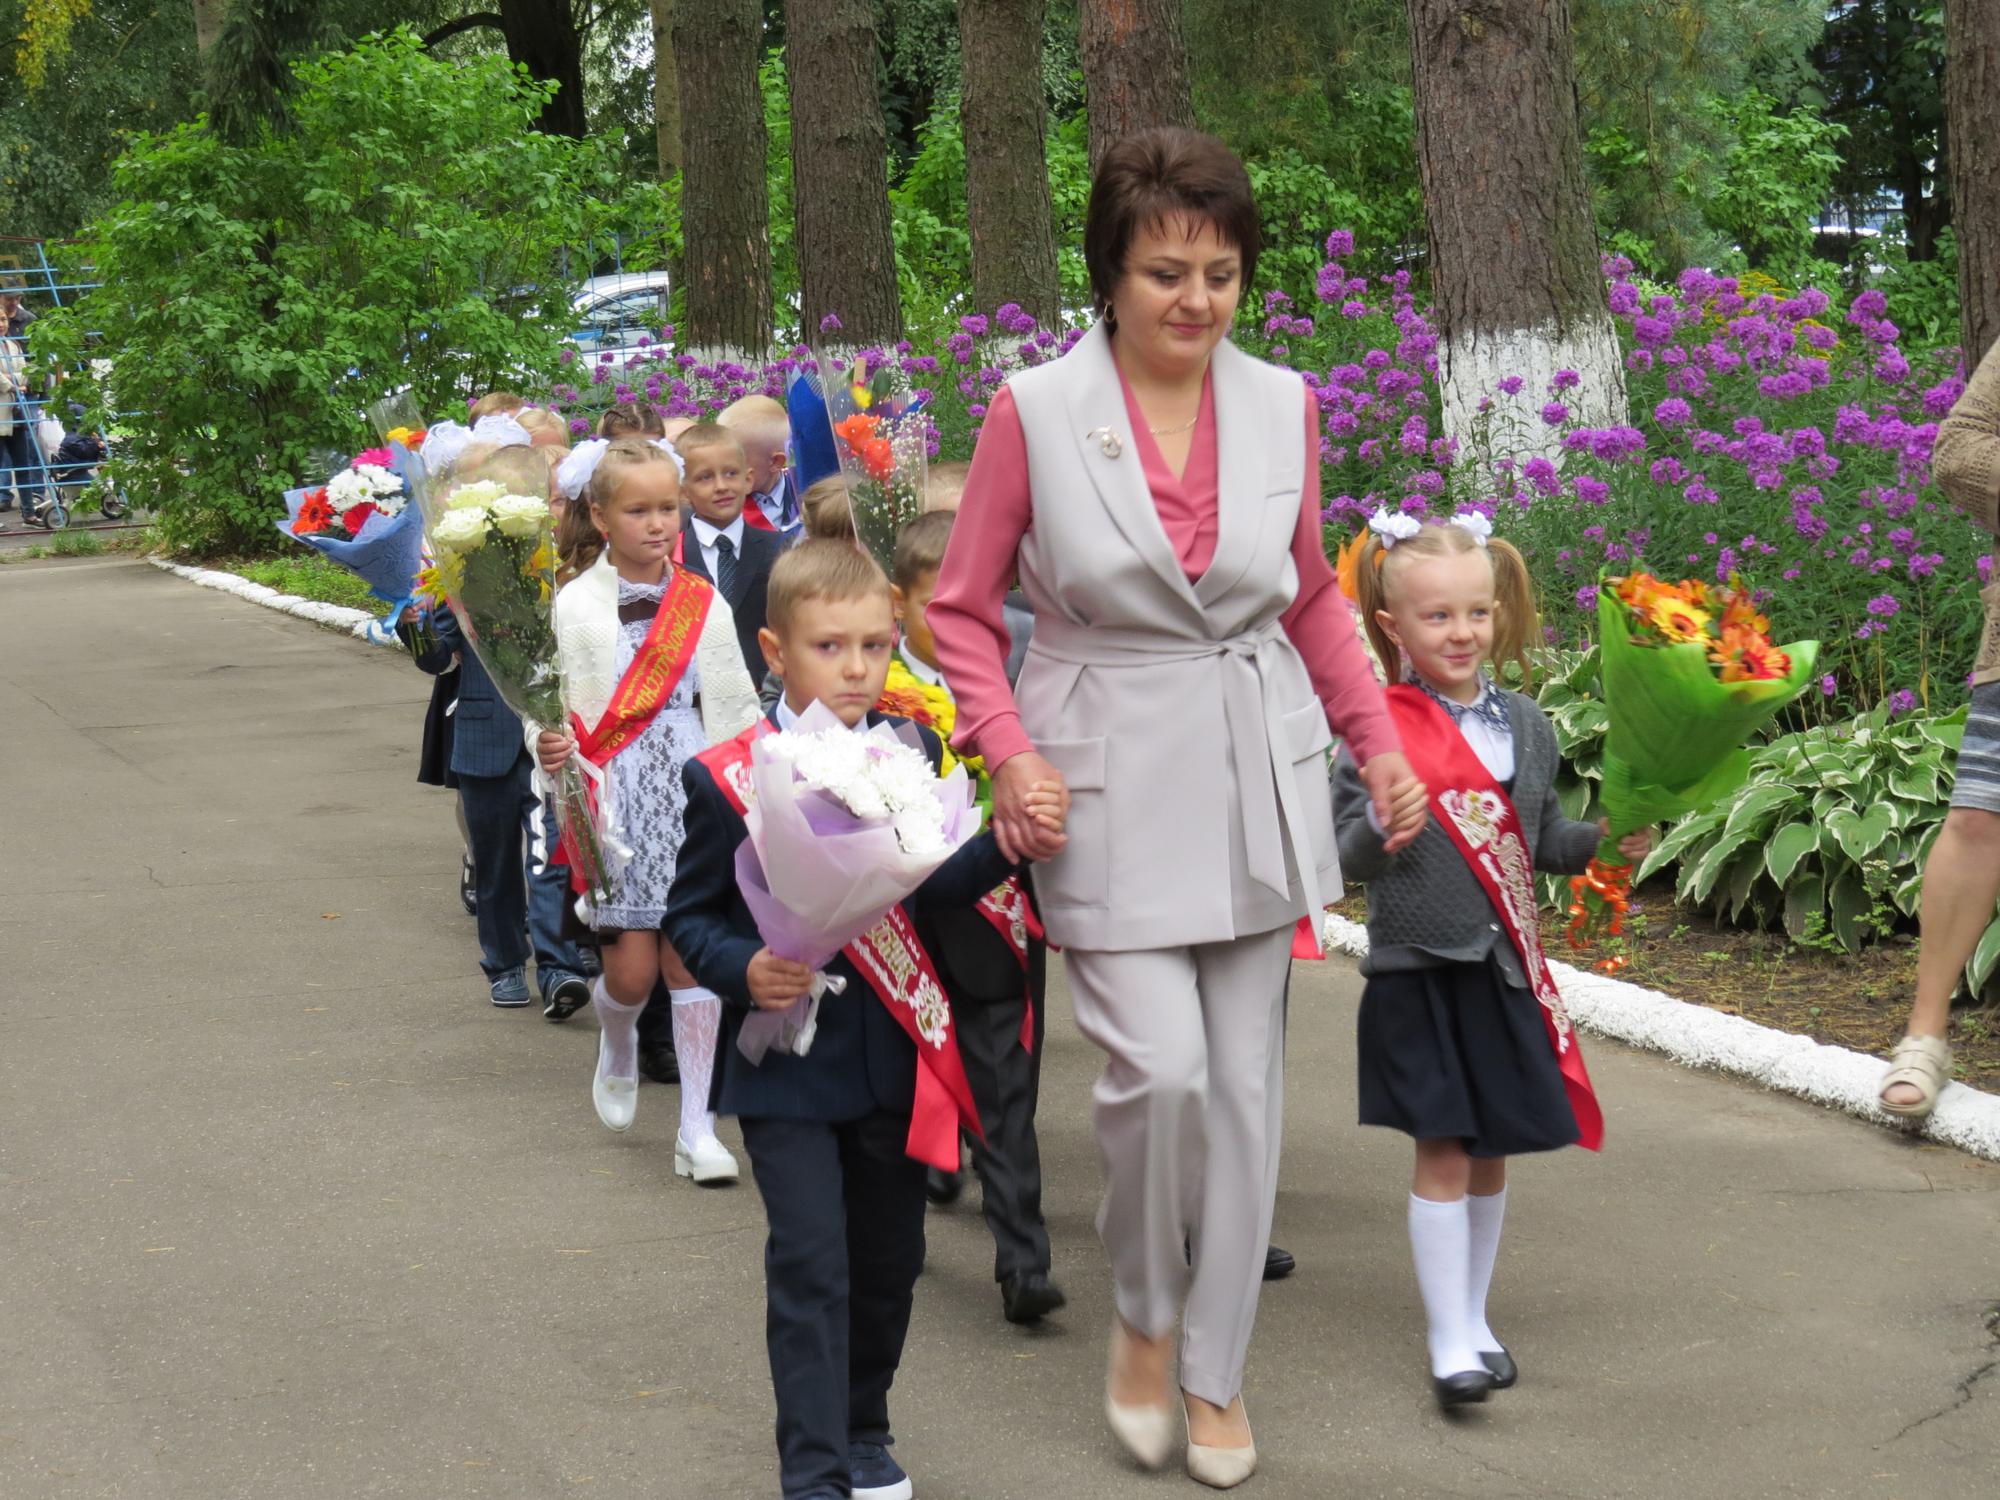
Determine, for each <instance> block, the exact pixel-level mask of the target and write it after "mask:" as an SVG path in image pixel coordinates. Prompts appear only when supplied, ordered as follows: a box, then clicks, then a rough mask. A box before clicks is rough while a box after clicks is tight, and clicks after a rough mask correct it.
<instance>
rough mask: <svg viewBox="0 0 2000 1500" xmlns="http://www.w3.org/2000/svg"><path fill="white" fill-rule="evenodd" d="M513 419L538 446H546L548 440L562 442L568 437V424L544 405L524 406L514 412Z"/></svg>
mask: <svg viewBox="0 0 2000 1500" xmlns="http://www.w3.org/2000/svg"><path fill="white" fill-rule="evenodd" d="M514 420H515V421H517V422H519V423H520V424H521V429H522V431H524V432H526V433H527V434H528V436H529V437H530V438H532V439H533V440H534V443H535V446H536V447H538V448H546V447H547V446H548V445H549V443H550V441H555V442H559V443H560V442H563V441H564V440H565V439H567V438H568V437H569V426H568V424H567V423H565V422H564V421H563V419H562V418H561V417H559V416H557V415H556V414H555V413H554V412H552V411H550V410H549V409H548V408H547V407H546V406H524V407H522V408H521V409H520V410H519V411H517V412H515V413H514Z"/></svg>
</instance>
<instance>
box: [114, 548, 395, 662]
mask: <svg viewBox="0 0 2000 1500" xmlns="http://www.w3.org/2000/svg"><path fill="white" fill-rule="evenodd" d="M146 561H147V562H149V563H151V564H152V565H153V566H154V567H156V568H160V569H163V570H164V571H166V572H168V573H172V574H174V575H175V576H176V577H179V578H185V579H186V580H187V581H188V582H189V583H198V584H200V585H201V586H202V587H203V588H205V589H220V590H221V591H222V592H223V593H225V594H234V595H236V597H237V598H239V599H248V600H249V601H250V602H251V603H252V604H261V605H263V606H264V607H265V608H266V609H275V610H280V611H282V612H283V613H285V614H288V615H297V616H298V617H299V618H300V619H301V620H310V621H312V622H313V624H315V625H325V626H328V627H329V628H331V629H334V630H341V631H345V632H346V633H347V634H349V635H351V636H353V637H354V638H355V639H356V640H361V641H366V642H368V644H369V645H371V646H394V647H397V648H398V649H401V646H402V643H401V642H400V641H398V640H397V639H396V636H395V633H394V632H393V631H384V630H382V629H381V628H380V626H379V625H378V624H377V623H376V618H377V617H376V616H374V615H371V614H369V613H368V611H367V610H365V609H355V608H353V607H352V606H351V605H346V604H327V603H324V602H322V601H321V600H318V599H301V598H300V597H299V596H298V595H297V594H281V593H279V592H278V591H277V590H276V589H271V588H266V587H264V585H263V584H261V583H252V582H251V581H250V580H249V579H247V578H242V577H239V576H237V575H236V574H234V573H221V572H217V571H216V570H214V569H212V568H190V567H187V566H186V565H185V564H182V563H171V562H167V561H165V560H164V559H162V558H158V557H149V558H147V559H146Z"/></svg>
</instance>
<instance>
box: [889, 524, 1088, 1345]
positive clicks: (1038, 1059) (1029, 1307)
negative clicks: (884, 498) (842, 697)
mask: <svg viewBox="0 0 2000 1500" xmlns="http://www.w3.org/2000/svg"><path fill="white" fill-rule="evenodd" d="M952 519H953V517H952V513H951V512H950V511H948V510H934V511H931V512H929V513H927V514H925V515H922V516H919V517H918V518H917V519H916V520H914V521H912V522H911V523H910V524H909V525H907V526H905V527H904V528H903V531H902V534H901V535H900V536H898V537H897V538H896V558H895V579H894V583H893V586H892V590H891V593H892V596H893V598H894V600H895V605H896V620H897V623H898V624H899V625H900V626H901V627H902V641H901V643H900V644H899V645H898V647H897V649H896V655H895V658H894V660H892V661H891V662H890V664H889V677H888V684H887V691H886V692H885V694H884V704H887V703H890V702H898V703H900V702H903V701H908V700H914V702H915V703H917V704H921V705H922V710H923V712H922V714H921V716H917V715H912V717H917V718H918V722H919V723H922V724H924V725H926V726H927V727H929V728H931V729H934V730H936V731H937V736H938V738H939V739H940V740H941V741H943V742H944V744H945V745H946V746H947V747H948V746H949V745H950V743H951V733H952V729H953V728H954V727H955V725H956V723H957V719H958V711H957V708H956V706H955V705H954V703H953V702H952V696H951V688H950V686H949V685H948V684H947V683H946V682H945V680H944V674H943V672H942V671H940V670H939V668H938V663H937V648H936V645H935V643H934V642H933V640H932V638H931V628H930V622H929V619H928V617H927V615H926V613H925V611H926V610H927V609H928V608H929V605H930V602H931V596H932V595H933V594H935V593H936V592H937V580H938V569H939V568H940V567H942V566H943V565H944V549H945V544H946V543H947V542H948V541H950V539H951V525H952ZM892 711H901V710H892ZM944 756H945V759H944V765H945V768H946V769H947V770H949V769H950V768H951V765H952V762H953V756H952V752H951V751H950V749H949V748H947V749H946V750H945V752H944ZM960 759H961V760H962V762H963V764H964V766H965V768H966V771H967V773H968V774H969V775H971V776H972V777H973V780H974V784H975V785H976V786H977V787H978V794H979V799H980V801H981V803H982V804H986V805H990V804H991V802H992V799H993V786H992V783H991V782H990V781H989V780H988V779H987V775H986V766H985V763H984V762H983V761H981V760H979V759H978V758H977V757H961V758H960ZM1024 887H1025V882H1022V884H1021V885H1019V886H1016V887H1014V888H1013V889H1011V890H1007V891H1004V892H1001V893H997V894H998V896H999V897H1000V899H1001V900H1002V901H1003V902H1018V903H1019V908H1026V907H1027V905H1028V903H1029V896H1028V893H1027V891H1026V889H1025V888H1024ZM1019 908H1017V909H1019ZM996 909H997V908H996ZM1036 925H1039V924H1034V925H1031V924H1029V923H1028V922H1025V921H1024V922H1023V923H1022V924H1021V927H1020V933H1021V938H1020V947H1019V948H1018V949H1017V948H1016V946H1015V943H1014V941H1013V939H1012V937H1011V936H1010V935H1008V934H1003V932H1002V930H1001V927H1000V926H999V925H997V924H996V922H995V921H994V920H993V919H992V918H989V917H988V916H986V915H985V914H983V913H982V912H980V911H941V912H934V913H930V914H928V915H926V916H925V917H923V918H921V919H920V920H919V921H918V923H917V932H918V935H919V936H920V937H921V938H922V939H923V942H924V946H925V948H927V949H928V950H929V951H930V953H931V955H932V957H933V958H934V959H935V960H936V961H937V968H938V977H939V978H940V979H942V980H943V981H944V989H945V994H946V995H947V996H949V997H950V999H951V1005H952V1014H953V1015H954V1016H955V1017H957V1019H958V1022H959V1032H958V1050H959V1055H960V1057H962V1058H963V1059H964V1062H965V1076H966V1080H967V1081H968V1082H969V1083H970V1084H971V1085H972V1097H973V1100H974V1102H976V1103H977V1104H978V1106H979V1121H980V1125H981V1128H982V1130H983V1132H984V1135H985V1139H984V1140H978V1139H975V1140H973V1142H972V1164H973V1168H974V1170H976V1171H977V1172H978V1173H979V1182H980V1188H981V1199H980V1201H981V1207H982V1209H983V1210H984V1212H985V1215H986V1227H987V1228H988V1229H989V1230H990V1231H991V1232H992V1235H993V1247H994V1255H993V1279H994V1280H995V1281H997V1282H999V1283H1000V1308H1001V1312H1002V1313H1003V1314H1004V1316H1005V1317H1006V1319H1007V1321H1008V1322H1010V1323H1033V1322H1035V1321H1037V1320H1038V1319H1040V1318H1042V1317H1043V1316H1045V1315H1046V1314H1048V1313H1051V1312H1054V1311H1055V1310H1056V1309H1057V1308H1059V1307H1061V1306H1062V1305H1063V1303H1064V1301H1065V1300H1066V1299H1065V1298H1064V1296H1063V1293H1062V1290H1061V1288H1059V1287H1058V1286H1056V1285H1055V1283H1054V1282H1052V1281H1051V1280H1050V1279H1049V1262H1050V1256H1049V1232H1048V1229H1047V1227H1046V1226H1045V1225H1044V1224H1043V1222H1042V1154H1041V1146H1040V1143H1039V1142H1038V1141H1037V1140H1036V1138H1035V1106H1036V1101H1037V1099H1038V1098H1039V1096H1040V1092H1041V1074H1042V1036H1043V1031H1044V999H1045V996H1044V990H1045V987H1046V980H1047V969H1048V944H1047V942H1045V941H1044V940H1043V939H1042V938H1040V937H1038V936H1036V935H1035V926H1036ZM1010 931H1011V929H1010ZM926 1189H927V1191H928V1193H929V1195H930V1199H931V1201H932V1202H933V1203H940V1204H942V1203H949V1202H951V1201H952V1200H954V1199H955V1198H957V1197H958V1193H959V1174H957V1173H955V1172H951V1173H947V1172H941V1171H938V1170H937V1169H935V1168H933V1169H932V1170H931V1172H930V1175H929V1178H928V1180H927V1182H926Z"/></svg>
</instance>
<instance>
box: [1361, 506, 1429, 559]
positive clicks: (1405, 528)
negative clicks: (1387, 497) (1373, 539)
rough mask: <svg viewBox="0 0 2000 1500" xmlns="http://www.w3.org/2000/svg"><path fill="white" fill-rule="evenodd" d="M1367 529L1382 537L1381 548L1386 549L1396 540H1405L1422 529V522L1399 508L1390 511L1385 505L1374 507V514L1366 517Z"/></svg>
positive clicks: (1394, 543) (1396, 541) (1393, 544)
mask: <svg viewBox="0 0 2000 1500" xmlns="http://www.w3.org/2000/svg"><path fill="white" fill-rule="evenodd" d="M1368 529H1369V530H1370V531H1372V532H1374V533H1375V535H1377V536H1379V537H1380V538H1381V539H1382V550H1383V551H1385V552H1386V551H1388V550H1389V549H1390V548H1391V547H1393V546H1395V545H1396V543H1398V542H1407V541H1408V540H1409V539H1410V538H1411V537H1413V536H1415V535H1416V534H1417V533H1418V532H1420V531H1422V530H1423V529H1424V523H1423V522H1421V521H1419V520H1418V519H1417V518H1416V517H1415V516H1411V515H1405V514H1404V513H1403V512H1402V511H1400V510H1395V511H1392V510H1390V509H1389V507H1388V506H1386V505H1380V506H1377V507H1376V508H1375V514H1374V515H1372V516H1370V517H1369V518H1368Z"/></svg>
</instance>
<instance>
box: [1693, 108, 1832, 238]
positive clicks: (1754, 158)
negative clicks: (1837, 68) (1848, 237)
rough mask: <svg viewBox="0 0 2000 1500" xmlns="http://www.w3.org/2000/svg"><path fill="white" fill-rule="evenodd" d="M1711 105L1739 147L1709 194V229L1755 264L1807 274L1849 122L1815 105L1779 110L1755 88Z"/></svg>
mask: <svg viewBox="0 0 2000 1500" xmlns="http://www.w3.org/2000/svg"><path fill="white" fill-rule="evenodd" d="M1711 108H1712V109H1713V110H1714V111H1715V112H1716V113H1717V114H1718V115H1719V116H1722V117H1723V118H1725V119H1726V120H1727V121H1728V124H1729V129H1730V133H1731V134H1732V135H1733V136H1734V137H1735V145H1734V146H1733V148H1732V149H1731V150H1730V152H1729V154H1728V155H1727V156H1726V157H1725V158H1724V160H1723V161H1722V163H1721V168H1720V171H1719V172H1718V173H1717V174H1716V178H1715V181H1714V184H1713V186H1712V187H1711V189H1710V191H1709V192H1708V194H1707V195H1706V197H1705V199H1704V207H1703V213H1704V215H1705V217H1706V218H1707V221H1708V223H1709V225H1710V227H1712V228H1714V229H1715V230H1717V231H1718V232H1720V233H1722V234H1726V235H1728V236H1729V237H1730V238H1731V239H1732V240H1734V241H1735V243H1736V244H1738V245H1740V246H1742V247H1743V251H1744V253H1745V254H1746V255H1747V256H1748V257H1749V261H1750V264H1751V265H1753V266H1756V267H1758V268H1760V269H1765V270H1770V271H1773V272H1777V273H1780V274H1786V275H1792V276H1795V277H1797V276H1801V275H1802V274H1803V275H1804V276H1807V277H1809V276H1810V274H1811V271H1810V268H1809V266H1808V264H1807V263H1808V261H1809V260H1810V257H1811V253H1812V240H1813V223H1814V220H1815V219H1816V217H1817V216H1818V214H1819V210H1820V207H1821V205H1822V204H1824V203H1825V202H1826V200H1827V195H1828V193H1829V192H1830V191H1831V189H1832V186H1833V179H1834V174H1835V173H1837V172H1838V171H1839V170H1840V152H1839V150H1838V147H1839V144H1840V142H1841V141H1843V140H1845V139H1846V137H1847V127H1846V126H1844V125H1839V124H1835V123H1834V122H1832V121H1830V120H1825V119H1822V118H1821V117H1820V116H1819V115H1818V114H1815V113H1814V112H1812V111H1811V110H1803V109H1798V110H1781V109H1780V108H1779V107H1778V103H1777V101H1776V100H1775V99H1773V98H1772V97H1771V96H1770V95H1769V94H1766V93H1764V92H1762V91H1761V90H1758V89H1747V90H1745V91H1744V92H1743V93H1740V94H1738V95H1736V96H1735V97H1734V98H1732V99H1729V100H1726V101H1724V100H1716V101H1715V102H1714V103H1713V105H1712V106H1711Z"/></svg>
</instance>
